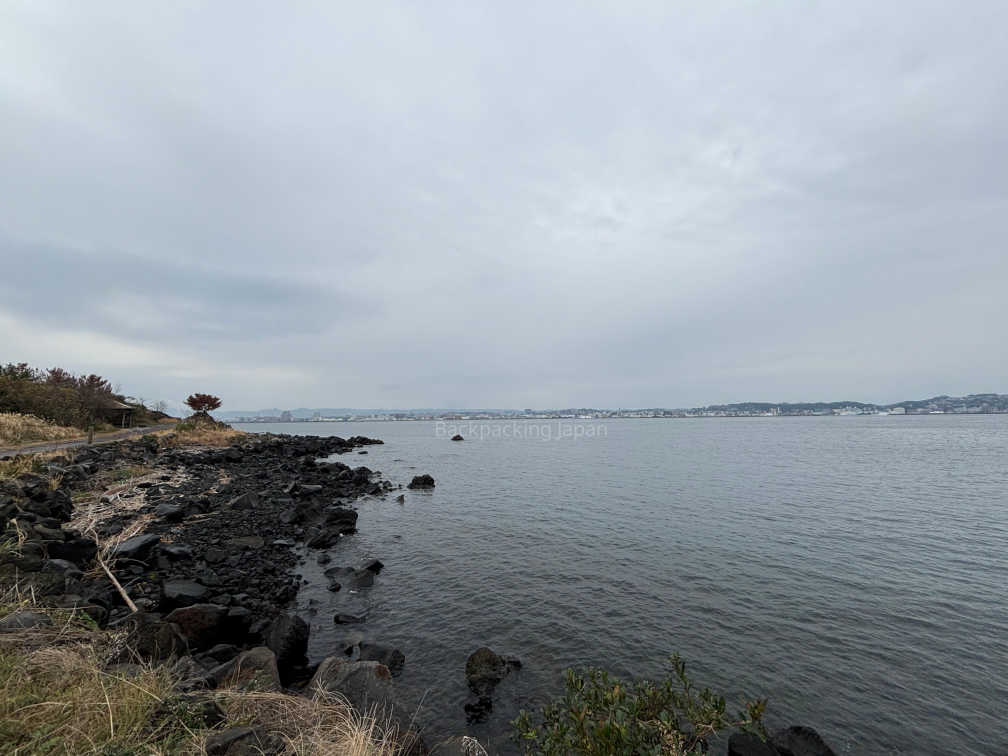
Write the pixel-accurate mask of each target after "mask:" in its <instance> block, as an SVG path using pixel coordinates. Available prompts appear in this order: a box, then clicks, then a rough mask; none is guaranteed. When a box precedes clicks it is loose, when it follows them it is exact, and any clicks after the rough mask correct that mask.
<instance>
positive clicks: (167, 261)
mask: <svg viewBox="0 0 1008 756" xmlns="http://www.w3.org/2000/svg"><path fill="white" fill-rule="evenodd" d="M546 6H547V7H542V4H535V5H521V4H518V5H515V4H511V5H510V6H507V7H506V8H505V7H504V6H499V7H498V6H497V5H495V4H479V3H467V4H464V5H463V6H462V7H458V6H456V5H449V4H441V3H429V4H424V5H423V6H416V7H413V6H412V5H406V4H403V5H385V6H383V7H382V8H381V9H371V8H364V7H363V6H362V7H360V8H350V7H336V6H333V5H331V4H322V5H320V6H318V7H316V8H313V9H306V8H299V9H296V10H295V9H291V8H287V7H279V6H277V7H269V6H263V7H255V6H252V5H249V4H243V3H235V4H226V3H214V4H209V5H207V6H203V7H200V6H196V5H193V6H184V7H182V6H169V7H165V8H161V9H159V10H157V11H156V12H153V11H151V9H149V8H144V9H139V8H136V7H134V6H132V5H130V4H125V3H106V4H99V5H95V4H89V5H88V7H87V8H77V7H76V6H73V5H69V4H68V5H67V6H66V7H64V8H56V7H55V6H51V5H49V6H45V7H40V6H38V5H37V4H30V3H13V4H8V5H6V6H5V9H4V10H2V11H0V207H3V208H4V212H3V214H2V216H0V257H2V260H3V271H4V274H3V277H2V280H0V296H2V299H0V324H2V325H3V328H5V329H6V330H7V331H8V333H9V334H10V338H9V339H4V342H5V344H4V346H5V349H4V350H3V351H4V352H5V354H4V355H2V356H0V358H2V359H30V360H33V361H36V362H38V363H41V364H55V363H58V362H67V363H68V366H69V367H71V368H75V369H89V370H90V369H95V370H99V371H101V372H104V373H108V374H112V373H115V376H114V377H116V378H117V379H118V380H121V381H122V382H123V384H124V388H126V389H127V390H129V391H131V392H133V393H145V394H147V395H150V396H164V397H166V398H177V397H179V396H183V395H185V393H188V392H189V391H191V390H211V391H214V392H215V393H219V394H221V395H222V396H224V397H225V399H226V400H227V404H228V405H229V406H230V407H232V408H237V407H240V406H245V407H256V406H273V405H297V404H301V405H342V406H348V405H358V406H399V407H406V406H431V405H441V404H446V403H452V404H465V405H470V406H555V405H570V404H577V405H602V406H616V405H620V406H653V405H664V406H679V405H692V404H705V403H708V402H715V401H731V400H742V399H779V400H786V399H813V398H837V397H849V398H855V399H865V400H877V401H887V400H896V399H900V398H905V397H908V396H916V395H922V394H932V393H941V392H949V393H958V392H968V391H973V390H1004V387H1001V386H998V385H997V381H998V380H999V379H1000V376H1003V375H1005V373H1006V368H1008V352H1006V350H1004V348H1003V346H1002V342H1003V339H1002V333H1000V331H1001V330H1003V329H999V328H998V327H997V324H998V323H999V322H1000V321H1001V320H1003V319H1004V316H1005V308H1004V305H1003V303H1002V300H1003V299H1004V295H1003V287H1004V282H1005V281H1006V280H1008V256H1006V255H1005V254H1004V247H1005V241H1006V233H1005V227H1004V222H1003V220H1002V219H1003V217H1005V214H1006V210H1008V207H1006V205H1008V194H1006V181H1005V178H1004V177H1005V175H1008V173H1006V168H1008V165H1006V163H1008V157H1006V156H1008V149H1006V148H1008V136H1006V135H1008V128H1006V127H1008V101H1006V100H1005V98H1004V97H1003V94H1002V93H1003V92H1004V91H1005V90H1006V88H1008V87H1006V85H1008V81H1006V79H1008V52H1006V51H1005V49H1004V46H1003V45H1002V44H1001V43H1000V39H999V36H998V33H997V30H998V29H1003V28H1004V24H1005V22H1006V21H1008V10H1006V9H1005V8H1004V7H1003V6H1002V4H999V3H994V2H990V3H979V4H974V5H973V6H971V9H970V10H969V12H966V11H957V10H953V9H950V8H949V7H948V6H947V4H944V3H898V4H890V5H888V6H886V7H884V8H879V7H877V6H876V4H870V3H847V4H844V5H843V6H837V7H827V6H825V5H817V4H808V3H804V4H802V3H794V4H786V5H777V6H774V7H772V8H765V7H761V8H756V7H737V6H734V5H732V4H724V5H722V4H718V3H709V4H704V5H703V7H697V8H687V9H678V10H674V11H673V10H672V9H670V8H669V7H668V5H667V4H665V3H640V4H636V5H634V6H633V7H629V6H626V5H625V4H611V5H610V4H606V3H598V4H588V5H586V4H582V3H579V4H557V3H553V4H546ZM8 350H10V354H9V355H8V354H7V351H8ZM15 352H16V353H15ZM70 361H73V362H74V364H69V362H70ZM197 382H198V383H199V385H195V384H196V383H197Z"/></svg>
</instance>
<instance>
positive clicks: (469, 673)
mask: <svg viewBox="0 0 1008 756" xmlns="http://www.w3.org/2000/svg"><path fill="white" fill-rule="evenodd" d="M520 667H521V662H519V661H518V660H517V659H505V658H504V657H502V656H499V655H498V654H495V653H494V652H493V651H491V650H490V649H489V648H486V647H485V646H484V647H483V648H478V649H476V650H475V651H473V653H472V654H470V655H469V658H468V659H467V660H466V668H465V675H466V683H467V684H468V685H469V689H470V690H471V691H472V692H473V693H475V694H476V695H477V696H487V695H490V693H491V692H493V689H494V688H495V687H497V684H498V683H499V682H500V681H501V680H503V679H504V676H505V675H507V674H508V672H510V671H511V670H512V669H518V668H520Z"/></svg>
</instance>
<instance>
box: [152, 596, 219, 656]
mask: <svg viewBox="0 0 1008 756" xmlns="http://www.w3.org/2000/svg"><path fill="white" fill-rule="evenodd" d="M227 616H228V610H227V607H223V606H218V605H217V604H193V605H192V606H184V607H180V608H178V609H175V610H174V611H172V612H171V613H169V614H168V615H167V616H166V617H165V621H166V622H174V623H175V624H176V625H178V627H179V630H180V631H181V633H182V635H183V636H185V639H186V641H187V642H188V644H189V648H191V649H193V650H199V649H204V648H210V647H211V646H213V645H214V644H216V643H217V642H218V641H220V640H221V639H222V638H223V637H224V636H225V634H226V631H227Z"/></svg>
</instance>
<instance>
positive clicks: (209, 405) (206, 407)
mask: <svg viewBox="0 0 1008 756" xmlns="http://www.w3.org/2000/svg"><path fill="white" fill-rule="evenodd" d="M185 403H186V404H188V405H189V406H190V407H192V409H193V412H199V413H201V414H204V415H205V414H206V413H207V412H210V411H211V410H215V409H217V408H218V407H220V406H221V400H220V398H219V397H216V396H214V395H213V394H190V396H189V398H188V399H186V400H185Z"/></svg>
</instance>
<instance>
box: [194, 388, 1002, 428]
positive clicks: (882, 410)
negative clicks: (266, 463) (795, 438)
mask: <svg viewBox="0 0 1008 756" xmlns="http://www.w3.org/2000/svg"><path fill="white" fill-rule="evenodd" d="M1002 412H1008V394H971V395H967V396H965V397H953V396H944V395H943V396H936V397H929V398H927V399H907V400H903V401H901V402H894V403H889V404H873V403H870V402H854V401H849V400H841V401H834V402H739V403H733V404H719V405H706V406H702V407H678V408H670V407H650V408H642V407H638V408H601V407H565V408H559V407H558V408H540V409H533V408H524V409H503V408H485V407H484V408H478V407H473V408H412V409H381V408H371V409H368V408H350V407H342V408H334V407H323V408H307V407H298V408H295V409H288V410H280V409H278V408H270V409H260V410H230V411H217V412H214V415H215V416H217V417H220V418H223V419H228V420H234V421H240V420H249V421H254V422H298V421H315V422H325V421H345V420H364V419H378V420H388V419H392V420H417V419H423V420H434V419H445V418H450V419H461V420H467V419H494V418H506V419H511V418H516V417H518V418H522V417H525V418H571V419H589V418H590V419H598V418H609V417H612V418H620V417H628V418H629V417H775V416H826V415H858V414H864V415H867V414H911V415H912V414H989V413H1002Z"/></svg>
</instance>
